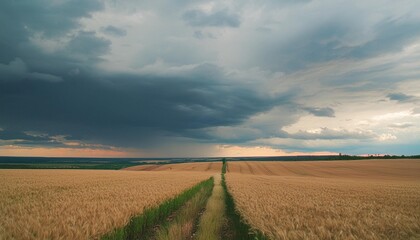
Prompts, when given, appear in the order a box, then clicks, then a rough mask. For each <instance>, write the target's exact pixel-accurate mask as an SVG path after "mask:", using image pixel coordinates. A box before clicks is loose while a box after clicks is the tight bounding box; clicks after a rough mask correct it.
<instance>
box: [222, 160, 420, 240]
mask: <svg viewBox="0 0 420 240" xmlns="http://www.w3.org/2000/svg"><path fill="white" fill-rule="evenodd" d="M286 165H287V167H286V168H282V167H284V163H273V162H255V163H249V162H248V163H245V162H236V163H232V162H230V163H229V165H228V169H229V171H230V173H229V174H227V177H226V180H227V184H228V188H229V191H230V192H231V194H232V195H233V197H234V199H235V202H236V204H237V207H238V209H239V210H240V212H241V214H242V215H243V216H244V218H245V219H246V220H247V221H248V222H249V223H250V224H251V225H252V226H253V227H255V228H258V229H259V230H261V231H262V232H263V233H265V234H266V235H268V236H269V237H270V238H272V239H420V204H419V203H420V161H413V160H410V161H391V160H390V161H386V162H382V161H367V162H365V161H351V162H324V163H319V162H312V163H308V162H306V163H300V162H296V163H287V164H286ZM311 165H315V166H319V165H323V167H318V168H317V167H315V168H314V171H311V167H310V166H311ZM357 165H359V166H357ZM273 166H274V167H273ZM276 166H277V168H276ZM366 166H367V167H366ZM258 168H262V169H267V170H266V173H267V174H270V175H271V176H270V175H264V174H263V173H262V170H261V171H258V175H257V174H243V173H242V174H241V173H238V172H236V173H235V171H236V170H235V169H242V171H244V169H254V170H253V171H254V173H255V172H257V171H256V170H255V169H258ZM408 168H410V169H408ZM334 169H335V170H334ZM346 169H347V171H346ZM404 169H405V170H406V172H407V174H406V175H404V174H403V172H404V171H402V170H404ZM247 172H251V171H247ZM280 172H283V173H284V174H285V175H284V176H281V175H280V174H277V176H276V175H274V174H273V173H280ZM369 172H370V173H371V174H367V173H369ZM323 173H324V174H323Z"/></svg>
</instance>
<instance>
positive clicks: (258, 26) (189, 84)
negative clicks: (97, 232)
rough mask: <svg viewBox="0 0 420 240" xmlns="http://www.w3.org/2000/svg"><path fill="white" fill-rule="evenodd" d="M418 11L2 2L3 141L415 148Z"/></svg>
mask: <svg viewBox="0 0 420 240" xmlns="http://www.w3.org/2000/svg"><path fill="white" fill-rule="evenodd" d="M378 4H379V5H381V6H383V7H381V8H380V9H379V10H378V9H377V6H378ZM372 9H377V10H378V11H377V14H376V13H375V14H372ZM418 9H420V5H419V3H418V1H410V0H409V1H405V2H404V3H397V2H393V1H389V2H387V4H383V3H380V1H377V0H373V1H353V2H349V1H334V0H326V1H289V0H288V1H268V2H266V3H265V4H264V5H259V4H257V3H253V2H250V1H247V2H226V1H212V2H206V1H178V2H176V3H174V2H168V1H153V2H145V1H125V2H123V3H119V4H115V3H111V2H106V1H105V2H103V1H99V0H98V1H95V0H92V1H88V2H86V1H81V0H76V1H64V2H63V1H62V2H57V1H52V0H42V1H41V2H39V1H25V2H20V3H19V4H17V3H16V2H14V1H3V2H1V3H0V27H1V28H2V31H1V32H0V39H1V41H0V48H1V49H2V51H1V54H0V116H1V117H0V128H1V129H3V130H4V131H8V132H9V133H8V136H9V138H10V139H9V140H2V141H8V142H9V143H10V141H15V140H16V139H17V138H16V139H14V138H12V132H13V134H15V136H16V137H19V139H20V140H19V141H15V144H21V145H24V144H29V145H33V146H35V145H36V144H38V145H39V146H42V145H45V146H54V144H55V146H58V145H59V144H61V145H60V146H62V147H63V148H64V147H69V146H67V145H80V144H82V143H83V144H99V145H103V146H114V147H115V146H118V147H130V148H131V147H133V148H135V149H140V150H141V151H145V152H148V153H149V154H150V155H153V156H157V155H158V153H159V151H160V150H161V149H162V150H161V151H162V152H163V148H167V149H170V148H171V147H170V146H175V145H176V144H177V143H179V142H180V141H182V149H177V150H176V151H177V153H184V152H185V153H186V155H188V151H190V152H191V153H192V152H194V153H197V152H206V153H209V151H211V150H212V149H213V148H212V147H208V148H206V147H205V146H210V145H211V146H216V145H220V144H222V145H223V144H231V145H235V146H241V147H243V148H244V149H245V148H246V147H247V146H250V147H254V146H263V145H261V144H262V142H263V140H264V139H273V138H276V139H277V140H278V141H279V143H278V145H275V144H273V145H270V144H271V143H266V144H268V145H267V146H273V147H275V148H281V147H284V148H285V149H288V150H293V149H299V150H300V151H318V150H323V151H324V150H332V149H335V150H336V149H341V150H348V151H351V152H353V153H357V152H358V151H359V152H360V151H365V150H366V149H369V147H375V148H378V149H384V148H380V146H382V147H383V146H384V145H383V144H388V142H387V141H383V142H382V141H379V140H380V139H383V140H384V139H385V140H394V141H393V142H392V143H393V144H395V145H396V146H404V144H409V143H411V142H418V134H417V132H418V128H417V126H409V124H408V123H412V122H413V123H415V122H416V121H417V119H416V118H417V117H418V115H417V113H419V110H418V106H417V103H418V96H416V95H415V94H416V93H417V92H419V91H420V89H418V88H419V87H418V82H417V81H416V79H419V77H420V71H419V70H418V66H419V64H420V47H419V45H418V39H419V38H420V30H419V29H418V27H417V26H418V25H419V23H420V15H419V12H420V11H418ZM321 12H322V14H321V15H322V16H321V15H320V13H321ZM197 39H198V40H200V41H198V40H197ZM384 96H387V99H389V100H390V101H381V100H383V98H384ZM398 103H404V106H406V108H405V109H401V106H402V105H401V104H398ZM401 111H403V112H401ZM319 117H324V118H322V119H321V118H319ZM321 120H322V121H321ZM396 120H399V122H400V123H393V122H392V121H396ZM367 121H369V123H370V124H367V125H360V124H358V123H360V122H367ZM325 126H328V127H325ZM359 128H360V129H359ZM404 128H409V129H410V131H403V130H401V129H404ZM284 129H289V130H290V129H292V130H290V131H289V130H288V131H286V130H284ZM299 129H300V131H299ZM302 129H306V130H302ZM386 130H390V131H391V133H387V132H386ZM33 131H34V132H41V133H43V134H46V135H42V136H35V135H31V134H29V135H28V134H27V133H29V132H33ZM416 131H417V132H416ZM4 134H6V132H5V133H4ZM19 134H20V135H19ZM387 134H391V136H389V135H387ZM3 136H4V138H6V135H3ZM57 136H65V137H64V138H65V140H63V139H61V140H62V141H61V140H60V138H59V137H57ZM393 136H395V138H396V139H393ZM31 138H33V139H31ZM258 141H259V142H258ZM60 142H61V143H60ZM338 143H340V144H338ZM66 144H67V145H66ZM206 144H207V145H206ZM381 144H382V145H381ZM197 145H200V147H199V148H198V149H199V150H193V149H192V148H193V147H191V146H197ZM175 148H176V147H175ZM400 148H401V149H403V147H400ZM183 149H189V150H188V151H184V150H183ZM205 149H207V150H205ZM238 149H242V148H238ZM148 150H149V151H148ZM341 150H340V151H341ZM153 151H155V152H153Z"/></svg>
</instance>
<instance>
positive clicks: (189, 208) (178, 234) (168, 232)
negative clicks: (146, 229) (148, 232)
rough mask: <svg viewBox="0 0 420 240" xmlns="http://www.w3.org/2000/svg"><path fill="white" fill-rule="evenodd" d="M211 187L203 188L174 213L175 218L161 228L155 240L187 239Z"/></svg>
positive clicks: (210, 192) (191, 232)
mask: <svg viewBox="0 0 420 240" xmlns="http://www.w3.org/2000/svg"><path fill="white" fill-rule="evenodd" d="M212 189H213V186H211V185H208V186H205V187H203V188H202V189H201V190H200V191H199V192H198V193H197V194H195V195H194V197H193V198H192V199H191V200H189V201H188V202H187V203H186V204H185V205H183V206H182V207H181V209H180V210H179V211H177V212H176V215H175V218H174V219H173V220H172V221H170V222H168V224H164V225H162V226H161V228H160V229H159V231H158V232H157V233H156V237H155V238H153V239H156V240H173V239H189V238H190V237H191V236H192V234H193V231H194V229H195V226H196V222H197V221H198V218H199V216H200V211H201V210H202V209H204V207H205V206H206V203H207V201H208V199H209V197H210V195H211V194H212Z"/></svg>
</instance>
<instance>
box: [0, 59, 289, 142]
mask: <svg viewBox="0 0 420 240" xmlns="http://www.w3.org/2000/svg"><path fill="white" fill-rule="evenodd" d="M217 76H221V77H222V79H217V78H214V77H217ZM97 78H100V79H102V80H101V81H97V80H96V79H97ZM223 78H224V77H223V74H222V73H218V69H217V68H211V67H210V66H207V67H206V66H197V67H195V68H193V69H191V70H187V71H186V72H181V73H179V74H178V75H169V76H158V75H130V74H112V75H103V76H89V75H84V74H79V75H77V76H76V77H74V78H73V79H71V80H66V81H63V82H59V83H54V84H46V83H42V84H41V83H37V82H33V81H32V82H29V81H30V80H31V79H27V80H25V81H19V82H16V81H12V82H10V81H0V100H1V101H2V102H3V103H4V104H3V105H2V108H0V114H1V115H2V116H6V117H5V118H2V121H1V126H4V127H5V128H9V127H15V128H19V129H29V130H32V131H40V132H47V133H50V134H52V135H70V136H75V137H76V138H80V139H88V140H91V139H95V140H96V141H98V142H100V143H104V144H111V143H112V144H115V145H125V144H134V145H135V144H140V145H141V143H142V142H148V141H150V142H151V141H152V138H153V137H154V136H159V135H165V134H164V133H165V132H166V133H168V134H175V135H179V134H181V135H182V134H187V131H188V130H193V129H201V128H208V127H215V126H230V125H236V124H240V123H241V122H243V121H244V120H246V119H247V118H249V117H250V116H252V115H254V114H256V113H259V112H264V111H267V110H270V109H271V108H273V107H274V106H276V105H277V104H280V103H281V102H282V101H284V100H285V99H287V97H286V98H285V97H283V96H273V97H270V96H261V95H259V93H258V92H255V91H254V90H253V89H251V88H249V87H247V86H235V85H230V84H228V82H226V79H223ZM12 89H14V91H12V92H11V90H12ZM29 89H30V94H27V92H28V91H29ZM12 99H14V100H13V101H12ZM51 99H58V100H57V101H51ZM145 136H148V137H149V139H146V138H145ZM187 136H188V134H187ZM130 142H131V143H130Z"/></svg>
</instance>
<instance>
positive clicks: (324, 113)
mask: <svg viewBox="0 0 420 240" xmlns="http://www.w3.org/2000/svg"><path fill="white" fill-rule="evenodd" d="M303 109H304V110H306V111H308V112H310V113H312V114H313V115H315V116H318V117H334V109H332V108H329V107H325V108H317V107H305V108H303Z"/></svg>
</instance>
